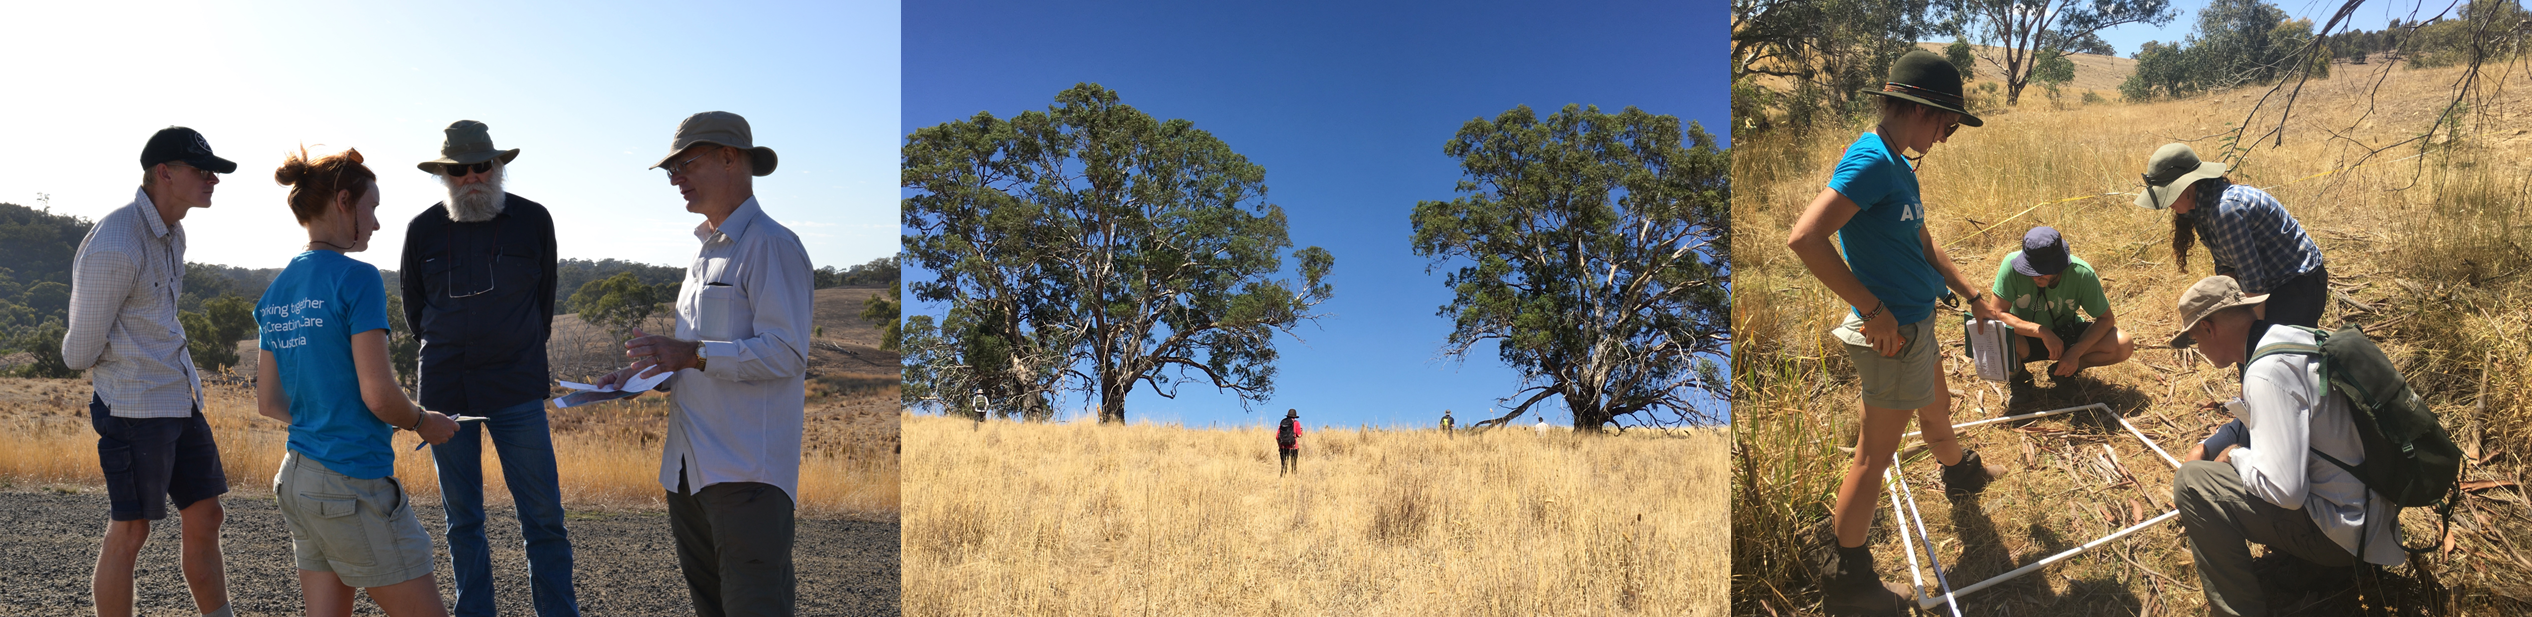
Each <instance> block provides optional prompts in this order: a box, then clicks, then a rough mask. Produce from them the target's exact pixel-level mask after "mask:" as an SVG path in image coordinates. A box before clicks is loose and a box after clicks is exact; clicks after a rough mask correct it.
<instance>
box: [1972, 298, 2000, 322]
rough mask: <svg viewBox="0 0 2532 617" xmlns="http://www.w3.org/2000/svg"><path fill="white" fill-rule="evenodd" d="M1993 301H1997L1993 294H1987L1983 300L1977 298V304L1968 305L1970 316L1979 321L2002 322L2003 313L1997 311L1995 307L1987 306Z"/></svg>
mask: <svg viewBox="0 0 2532 617" xmlns="http://www.w3.org/2000/svg"><path fill="white" fill-rule="evenodd" d="M1995 301H1999V300H1998V299H1997V298H1996V296H1995V295H1994V294H1988V295H1987V296H1986V297H1984V298H1979V300H1978V301H1977V302H1971V303H1969V314H1970V316H1972V317H1977V318H1979V319H1987V320H1994V321H2003V320H2004V313H2003V312H2001V311H1997V310H1996V305H1994V304H1989V302H1995Z"/></svg>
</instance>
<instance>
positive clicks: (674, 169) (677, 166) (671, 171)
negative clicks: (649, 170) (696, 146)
mask: <svg viewBox="0 0 2532 617" xmlns="http://www.w3.org/2000/svg"><path fill="white" fill-rule="evenodd" d="M711 153H712V151H711V150H705V151H703V152H697V153H695V155H694V156H689V157H686V160H683V161H678V162H675V163H669V164H667V165H662V166H660V169H662V170H664V171H667V172H668V177H670V178H675V177H677V176H682V175H686V166H687V165H690V164H693V163H694V162H695V160H697V159H701V158H703V157H704V155H707V154H711Z"/></svg>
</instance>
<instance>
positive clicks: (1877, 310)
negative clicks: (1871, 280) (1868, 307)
mask: <svg viewBox="0 0 2532 617" xmlns="http://www.w3.org/2000/svg"><path fill="white" fill-rule="evenodd" d="M1882 306H1883V304H1882V302H1881V301H1880V300H1874V301H1873V310H1872V312H1870V313H1865V314H1864V321H1872V320H1873V318H1874V317H1879V316H1881V309H1882Z"/></svg>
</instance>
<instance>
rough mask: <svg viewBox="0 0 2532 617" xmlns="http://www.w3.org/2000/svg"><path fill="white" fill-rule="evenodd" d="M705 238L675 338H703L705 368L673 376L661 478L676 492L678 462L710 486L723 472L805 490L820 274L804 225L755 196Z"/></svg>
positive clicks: (698, 486)
mask: <svg viewBox="0 0 2532 617" xmlns="http://www.w3.org/2000/svg"><path fill="white" fill-rule="evenodd" d="M695 238H696V239H699V240H702V241H703V246H702V248H701V249H699V250H697V251H696V253H695V259H694V264H693V265H692V266H688V267H687V268H686V280H685V283H684V284H682V285H680V286H678V288H677V333H676V338H677V339H679V340H687V341H702V342H703V347H702V349H701V350H699V352H698V353H700V354H701V356H702V357H703V358H705V361H706V364H705V368H704V369H703V370H696V369H685V370H681V371H678V372H677V375H676V376H675V377H671V378H669V380H668V381H667V382H664V383H663V384H662V387H664V388H667V389H669V400H670V401H671V405H670V406H671V408H672V409H671V411H670V412H669V415H668V443H667V444H666V446H665V447H663V448H661V450H660V468H659V483H660V487H661V488H662V489H665V490H667V491H669V492H676V490H677V480H678V479H679V477H678V471H679V470H680V469H683V470H684V471H685V474H686V475H685V479H686V481H687V487H688V488H689V489H690V490H694V491H701V490H703V488H704V487H706V486H711V485H714V484H719V483H722V482H762V483H766V484H771V485H774V486H779V487H782V490H783V492H784V493H788V494H790V495H791V499H792V502H793V503H795V504H796V503H798V502H799V500H800V490H799V486H800V436H801V425H802V423H803V422H804V420H805V411H806V408H807V395H808V391H807V389H806V386H807V380H806V378H807V375H808V366H809V335H810V322H809V318H810V305H811V293H812V291H813V287H812V284H811V280H810V272H811V268H810V266H809V253H808V250H807V249H805V248H802V247H801V245H800V236H799V235H797V234H793V233H792V232H791V230H790V229H789V228H786V227H783V226H782V224H781V223H777V222H774V220H773V219H772V218H768V217H766V216H765V212H764V210H763V209H762V208H760V207H758V206H757V204H756V199H755V198H753V197H750V198H748V200H747V201H746V202H745V203H742V204H740V205H739V208H738V210H737V211H734V212H732V213H730V216H729V218H727V219H724V220H722V221H721V227H720V228H719V229H714V228H713V227H712V225H711V223H709V222H706V223H704V224H702V225H698V226H696V227H695Z"/></svg>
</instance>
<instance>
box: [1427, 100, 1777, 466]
mask: <svg viewBox="0 0 2532 617" xmlns="http://www.w3.org/2000/svg"><path fill="white" fill-rule="evenodd" d="M1684 136H1685V138H1686V139H1687V142H1688V143H1687V145H1682V143H1681V139H1682V137H1683V133H1682V131H1681V127H1680V122H1679V119H1678V118H1676V117H1672V116H1663V115H1654V114H1650V113H1645V112H1643V111H1641V110H1638V109H1636V108H1633V107H1628V108H1626V109H1625V111H1621V112H1619V113H1616V114H1607V113H1602V112H1601V111H1600V109H1599V108H1598V107H1590V108H1584V107H1578V106H1573V105H1568V106H1566V107H1565V109H1564V110H1563V111H1559V112H1557V113H1556V114H1554V115H1552V116H1549V117H1547V118H1544V119H1541V118H1539V117H1537V116H1536V115H1535V114H1533V113H1532V112H1531V111H1530V108H1528V107H1526V106H1525V107H1517V108H1514V109H1512V110H1511V111H1507V112H1504V113H1503V114H1501V115H1499V116H1496V117H1495V119H1494V120H1492V121H1488V120H1486V119H1483V118H1477V119H1472V120H1469V121H1468V122H1467V123H1466V124H1464V125H1462V126H1461V127H1460V130H1459V133H1458V135H1457V136H1455V137H1453V138H1451V140H1450V141H1449V142H1448V143H1446V144H1445V145H1444V146H1443V151H1444V152H1445V153H1447V154H1448V155H1450V156H1451V157H1453V158H1457V159H1459V161H1460V168H1461V172H1462V174H1463V177H1462V179H1461V181H1460V182H1459V184H1458V189H1457V192H1459V193H1460V194H1461V195H1460V196H1459V197H1458V198H1456V199H1452V200H1449V201H1423V202H1419V203H1417V204H1416V207H1415V212H1414V219H1413V221H1412V224H1413V232H1412V240H1413V243H1414V248H1415V252H1416V254H1417V255H1420V256H1424V257H1426V258H1428V259H1430V260H1431V262H1430V265H1428V266H1427V271H1431V270H1433V269H1437V268H1444V267H1450V268H1453V269H1452V270H1451V271H1450V273H1449V276H1448V277H1447V279H1446V281H1445V284H1447V285H1448V286H1449V287H1450V288H1451V289H1452V291H1453V292H1454V297H1453V298H1452V299H1451V303H1450V304H1447V305H1444V306H1442V307H1441V310H1440V312H1439V314H1440V315H1441V316H1443V317H1448V318H1450V319H1451V320H1452V323H1453V329H1452V330H1451V333H1450V336H1449V338H1448V342H1447V343H1446V344H1445V346H1444V348H1443V351H1444V353H1445V354H1447V355H1449V356H1451V357H1459V358H1465V357H1466V356H1467V354H1468V353H1470V352H1471V351H1472V350H1475V349H1477V348H1478V347H1479V346H1480V345H1481V344H1483V343H1489V342H1491V343H1494V344H1495V345H1496V349H1497V354H1498V355H1499V356H1500V357H1501V358H1502V360H1503V362H1504V363H1506V364H1509V365H1511V366H1512V367H1513V368H1515V369H1516V370H1518V371H1520V373H1521V376H1522V380H1523V381H1522V383H1521V384H1520V387H1519V389H1518V390H1517V391H1515V392H1514V393H1513V394H1511V395H1509V396H1506V397H1504V399H1503V400H1504V402H1506V403H1507V404H1509V412H1508V413H1506V414H1504V415H1502V416H1500V417H1496V418H1490V419H1485V420H1481V421H1479V422H1477V423H1476V424H1474V425H1472V426H1473V427H1481V428H1482V427H1489V426H1498V425H1502V424H1504V423H1506V422H1509V421H1511V420H1512V419H1513V418H1516V417H1519V416H1520V415H1522V414H1523V413H1525V412H1528V411H1529V410H1530V409H1531V408H1532V407H1533V406H1537V405H1539V404H1540V403H1542V402H1543V401H1546V400H1548V399H1550V398H1551V397H1554V398H1555V399H1557V400H1559V401H1561V402H1562V403H1563V405H1564V407H1565V408H1566V409H1568V410H1571V411H1572V412H1573V420H1574V427H1575V428H1576V429H1578V430H1582V431H1587V432H1596V431H1599V430H1600V429H1601V427H1603V426H1604V425H1608V424H1612V423H1614V422H1616V420H1617V419H1619V418H1624V417H1634V418H1636V419H1637V420H1638V421H1640V422H1642V423H1645V424H1657V425H1659V424H1678V423H1712V422H1716V421H1719V420H1720V419H1721V417H1722V416H1721V413H1720V412H1721V410H1722V409H1724V408H1725V406H1726V405H1727V404H1728V403H1726V402H1725V401H1728V400H1729V399H1730V388H1731V386H1730V384H1729V381H1728V380H1727V379H1726V378H1725V377H1724V376H1723V375H1722V370H1721V369H1720V368H1719V367H1718V365H1717V363H1716V362H1715V359H1716V358H1720V357H1724V356H1726V355H1728V354H1729V352H1730V344H1731V314H1732V313H1731V306H1730V303H1729V300H1730V297H1729V281H1730V277H1731V265H1730V264H1731V259H1730V255H1729V250H1730V249H1729V247H1730V246H1731V237H1730V235H1731V228H1732V227H1731V224H1730V209H1729V206H1728V203H1729V202H1730V199H1731V164H1730V158H1729V155H1728V154H1727V153H1725V152H1723V151H1721V150H1719V149H1717V148H1716V147H1715V142H1714V137H1713V136H1712V135H1709V134H1707V133H1706V131H1705V128H1704V127H1702V126H1699V125H1696V124H1694V123H1691V124H1689V125H1688V127H1687V131H1686V132H1685V134H1684ZM1516 400H1517V402H1514V401H1516ZM1542 415H1543V414H1542Z"/></svg>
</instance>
